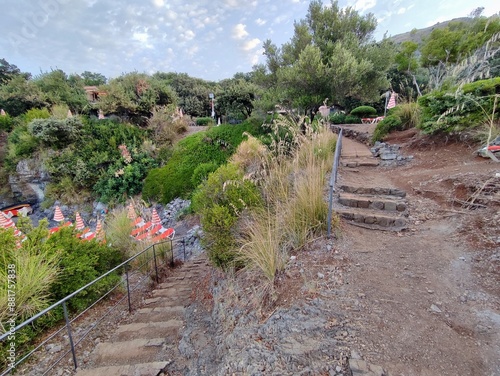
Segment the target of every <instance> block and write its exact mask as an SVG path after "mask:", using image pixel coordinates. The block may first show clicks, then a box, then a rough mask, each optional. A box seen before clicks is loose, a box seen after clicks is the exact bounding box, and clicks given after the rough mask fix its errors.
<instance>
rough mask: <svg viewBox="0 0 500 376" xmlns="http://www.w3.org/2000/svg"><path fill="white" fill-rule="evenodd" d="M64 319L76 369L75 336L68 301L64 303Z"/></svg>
mask: <svg viewBox="0 0 500 376" xmlns="http://www.w3.org/2000/svg"><path fill="white" fill-rule="evenodd" d="M62 306H63V312H64V320H65V321H66V329H68V338H69V345H70V346H71V354H72V355H73V363H74V364H75V369H77V368H78V363H77V361H76V352H75V345H74V343H73V336H72V334H71V323H70V322H69V316H68V308H67V307H66V302H65V301H64V302H63V304H62Z"/></svg>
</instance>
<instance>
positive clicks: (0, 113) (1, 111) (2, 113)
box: [0, 108, 7, 116]
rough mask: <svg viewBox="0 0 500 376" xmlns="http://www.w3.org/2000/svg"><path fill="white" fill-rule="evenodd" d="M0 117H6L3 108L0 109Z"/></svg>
mask: <svg viewBox="0 0 500 376" xmlns="http://www.w3.org/2000/svg"><path fill="white" fill-rule="evenodd" d="M0 115H2V116H6V115H7V114H6V113H5V111H4V110H3V108H2V110H0Z"/></svg>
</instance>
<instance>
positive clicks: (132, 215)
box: [127, 203, 137, 221]
mask: <svg viewBox="0 0 500 376" xmlns="http://www.w3.org/2000/svg"><path fill="white" fill-rule="evenodd" d="M127 217H128V219H130V220H131V221H133V220H134V219H136V218H137V215H136V214H135V209H134V205H132V203H130V204H129V205H128V213H127Z"/></svg>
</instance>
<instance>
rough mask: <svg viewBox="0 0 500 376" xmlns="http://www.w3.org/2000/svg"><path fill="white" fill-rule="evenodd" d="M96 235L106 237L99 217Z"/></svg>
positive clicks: (100, 238)
mask: <svg viewBox="0 0 500 376" xmlns="http://www.w3.org/2000/svg"><path fill="white" fill-rule="evenodd" d="M95 237H96V238H97V239H99V240H102V239H104V231H103V229H102V223H101V220H100V219H97V224H96V226H95Z"/></svg>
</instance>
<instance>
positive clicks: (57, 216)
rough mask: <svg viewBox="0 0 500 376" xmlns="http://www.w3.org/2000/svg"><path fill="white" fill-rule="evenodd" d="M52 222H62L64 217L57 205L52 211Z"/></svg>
mask: <svg viewBox="0 0 500 376" xmlns="http://www.w3.org/2000/svg"><path fill="white" fill-rule="evenodd" d="M54 221H56V222H62V221H64V215H63V213H62V211H61V208H60V207H59V205H57V206H56V209H55V210H54Z"/></svg>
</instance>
